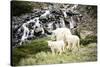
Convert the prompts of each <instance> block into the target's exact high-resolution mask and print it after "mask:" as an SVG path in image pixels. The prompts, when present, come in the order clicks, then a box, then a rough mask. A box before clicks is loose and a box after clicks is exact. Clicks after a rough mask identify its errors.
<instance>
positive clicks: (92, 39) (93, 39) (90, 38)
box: [80, 35, 97, 45]
mask: <svg viewBox="0 0 100 67" xmlns="http://www.w3.org/2000/svg"><path fill="white" fill-rule="evenodd" d="M94 42H97V36H94V35H88V36H86V37H85V38H84V39H81V40H80V43H81V44H82V45H87V44H89V43H94Z"/></svg>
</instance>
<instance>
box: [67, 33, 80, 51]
mask: <svg viewBox="0 0 100 67" xmlns="http://www.w3.org/2000/svg"><path fill="white" fill-rule="evenodd" d="M65 37H66V36H65ZM66 38H67V39H66V42H67V44H68V46H67V49H70V50H74V49H76V48H77V49H78V50H79V43H80V39H79V37H78V36H76V35H69V36H67V37H66Z"/></svg>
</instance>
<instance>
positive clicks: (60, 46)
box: [48, 40, 65, 54]
mask: <svg viewBox="0 0 100 67" xmlns="http://www.w3.org/2000/svg"><path fill="white" fill-rule="evenodd" d="M48 46H49V47H50V48H51V51H52V53H55V51H56V52H59V53H60V54H61V53H62V52H64V47H65V44H64V41H63V40H60V41H48Z"/></svg>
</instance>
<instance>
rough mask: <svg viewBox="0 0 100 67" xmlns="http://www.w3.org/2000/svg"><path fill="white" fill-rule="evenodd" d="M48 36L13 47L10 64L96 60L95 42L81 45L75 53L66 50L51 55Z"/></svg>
mask: <svg viewBox="0 0 100 67" xmlns="http://www.w3.org/2000/svg"><path fill="white" fill-rule="evenodd" d="M47 40H49V38H40V39H36V40H33V41H32V42H31V43H29V44H23V46H20V47H17V48H13V50H12V64H13V65H38V64H58V63H73V62H87V61H96V60H97V45H96V43H91V44H88V45H87V46H82V45H81V48H80V50H79V51H78V52H77V53H72V52H69V51H67V50H66V52H65V53H63V54H61V55H59V54H55V55H53V54H52V53H51V51H50V49H49V48H48V46H47Z"/></svg>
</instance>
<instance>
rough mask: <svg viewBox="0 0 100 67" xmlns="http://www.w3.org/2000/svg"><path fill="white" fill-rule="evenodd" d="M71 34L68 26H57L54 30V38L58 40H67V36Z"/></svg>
mask: <svg viewBox="0 0 100 67" xmlns="http://www.w3.org/2000/svg"><path fill="white" fill-rule="evenodd" d="M68 35H71V32H70V29H68V28H57V29H56V30H54V31H53V35H52V38H53V39H55V40H56V41H58V40H65V39H64V38H65V36H66V37H67V36H68Z"/></svg>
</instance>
